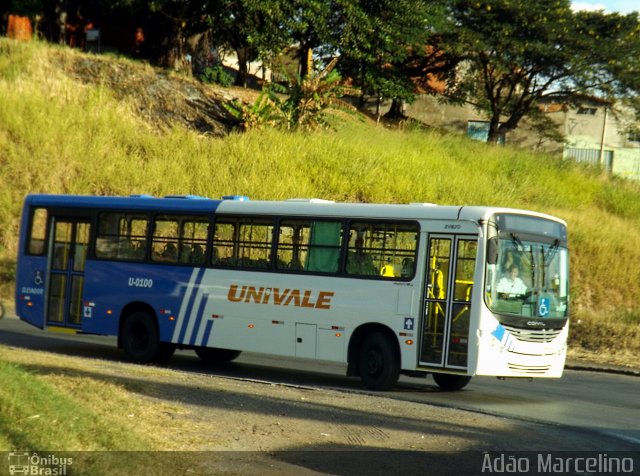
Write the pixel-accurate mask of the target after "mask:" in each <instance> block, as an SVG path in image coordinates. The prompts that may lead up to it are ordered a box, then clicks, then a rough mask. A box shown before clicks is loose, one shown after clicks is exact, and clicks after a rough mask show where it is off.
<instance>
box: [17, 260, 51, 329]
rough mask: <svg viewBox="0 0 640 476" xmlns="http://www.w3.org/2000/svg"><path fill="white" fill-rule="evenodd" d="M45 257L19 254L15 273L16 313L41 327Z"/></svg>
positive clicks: (42, 327)
mask: <svg viewBox="0 0 640 476" xmlns="http://www.w3.org/2000/svg"><path fill="white" fill-rule="evenodd" d="M46 269H47V258H46V257H43V256H24V255H22V256H20V258H19V260H18V266H17V275H16V303H15V304H16V315H17V316H18V317H19V318H20V319H22V320H23V321H25V322H28V323H29V324H33V325H34V326H37V327H39V328H41V329H44V327H45V282H44V281H45V276H46Z"/></svg>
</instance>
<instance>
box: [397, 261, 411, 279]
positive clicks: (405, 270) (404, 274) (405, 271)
mask: <svg viewBox="0 0 640 476" xmlns="http://www.w3.org/2000/svg"><path fill="white" fill-rule="evenodd" d="M411 276H413V260H412V259H411V258H404V259H403V260H402V270H401V271H400V277H401V278H410V277H411Z"/></svg>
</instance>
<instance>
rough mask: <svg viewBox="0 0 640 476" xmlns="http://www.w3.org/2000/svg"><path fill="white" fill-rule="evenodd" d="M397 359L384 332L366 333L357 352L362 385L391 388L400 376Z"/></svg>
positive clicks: (382, 388) (376, 388) (381, 388)
mask: <svg viewBox="0 0 640 476" xmlns="http://www.w3.org/2000/svg"><path fill="white" fill-rule="evenodd" d="M399 360H400V359H399V357H398V355H397V353H396V351H395V349H394V347H393V343H392V342H391V339H389V338H388V337H387V336H386V335H385V334H382V333H380V332H374V333H372V334H369V335H367V336H366V337H365V338H364V340H363V341H362V344H361V345H360V352H359V354H358V371H359V374H360V379H361V380H362V383H363V384H364V386H365V387H366V388H368V389H369V390H389V389H391V388H393V387H394V385H395V384H396V383H397V382H398V377H399V376H400V361H399Z"/></svg>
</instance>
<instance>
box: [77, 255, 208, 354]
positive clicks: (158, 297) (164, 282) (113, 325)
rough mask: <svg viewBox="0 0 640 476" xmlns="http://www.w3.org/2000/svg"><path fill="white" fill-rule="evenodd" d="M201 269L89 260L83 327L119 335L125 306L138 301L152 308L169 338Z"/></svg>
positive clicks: (163, 334) (163, 337) (164, 338)
mask: <svg viewBox="0 0 640 476" xmlns="http://www.w3.org/2000/svg"><path fill="white" fill-rule="evenodd" d="M198 272H200V268H194V269H192V268H182V267H177V266H170V267H169V266H162V265H146V264H140V265H136V264H132V263H124V262H123V263H117V262H106V261H91V262H87V270H86V280H85V289H84V317H83V320H82V330H83V331H84V332H87V333H92V334H103V335H118V329H119V322H120V317H121V315H122V312H123V310H124V308H125V306H127V305H128V304H130V303H134V302H137V303H141V304H144V305H148V306H150V307H151V308H152V309H153V312H154V314H155V316H156V317H157V319H158V325H159V330H160V340H161V341H163V342H169V341H170V340H171V337H172V335H173V330H174V327H175V319H176V318H177V316H178V313H179V312H180V304H181V303H182V302H183V298H184V296H185V293H186V291H187V289H188V288H189V286H190V285H189V283H190V279H191V276H192V274H197V273H198ZM123 317H124V316H123Z"/></svg>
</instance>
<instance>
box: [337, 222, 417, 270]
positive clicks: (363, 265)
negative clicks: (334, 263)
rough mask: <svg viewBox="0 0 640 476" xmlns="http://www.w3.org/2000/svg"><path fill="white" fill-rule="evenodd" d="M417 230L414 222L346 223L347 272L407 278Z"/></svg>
mask: <svg viewBox="0 0 640 476" xmlns="http://www.w3.org/2000/svg"><path fill="white" fill-rule="evenodd" d="M418 231H419V229H418V225H417V224H415V223H393V222H355V221H354V222H352V223H351V226H350V227H349V245H348V253H347V268H346V270H347V274H353V275H356V276H371V277H374V276H375V277H377V278H382V279H393V280H398V279H402V280H408V279H411V278H412V277H413V274H414V265H413V263H414V262H415V258H416V249H417V245H418Z"/></svg>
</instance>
